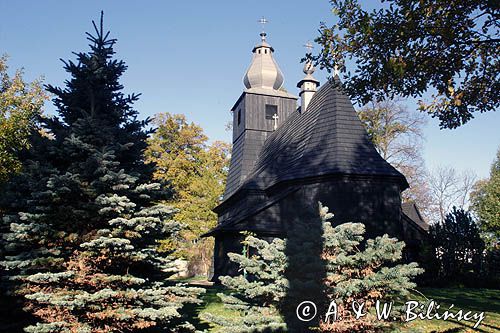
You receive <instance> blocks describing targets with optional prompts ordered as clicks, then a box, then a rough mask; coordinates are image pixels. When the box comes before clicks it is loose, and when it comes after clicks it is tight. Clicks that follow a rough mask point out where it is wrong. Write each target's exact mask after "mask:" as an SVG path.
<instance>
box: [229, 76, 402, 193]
mask: <svg viewBox="0 0 500 333" xmlns="http://www.w3.org/2000/svg"><path fill="white" fill-rule="evenodd" d="M332 174H339V175H369V176H389V177H395V178H396V179H398V180H399V181H400V183H401V187H402V190H403V189H405V188H407V187H408V183H407V182H406V179H405V177H404V176H403V175H402V174H401V173H400V172H398V171H397V170H396V169H395V168H394V167H392V166H391V165H390V164H389V163H388V162H387V161H385V160H384V159H383V158H382V157H381V156H380V154H379V153H378V152H377V151H376V150H375V147H374V146H373V144H372V143H371V142H370V140H369V139H368V135H367V133H366V130H365V129H364V127H363V125H362V123H361V121H360V120H359V118H358V116H357V114H356V111H355V110H354V108H353V106H352V104H351V101H350V100H349V98H348V97H347V96H346V95H345V94H344V93H343V91H342V88H341V84H340V82H339V81H338V79H337V81H336V83H334V82H328V83H327V84H325V85H324V86H323V87H322V88H321V89H320V90H319V91H318V92H317V93H316V94H315V95H314V97H313V98H312V100H311V102H310V104H309V106H308V108H307V110H306V112H300V111H296V112H294V113H293V114H292V115H290V117H289V118H288V119H287V121H286V122H285V123H284V124H283V125H282V126H280V127H279V128H278V129H277V130H276V131H275V132H273V133H272V134H271V135H270V136H269V138H268V139H267V140H266V142H265V144H264V147H263V148H262V151H261V153H260V155H259V158H258V160H257V161H256V163H255V167H254V171H253V172H252V173H251V174H250V175H249V176H248V177H247V179H246V180H245V182H243V184H242V185H241V186H240V188H239V189H238V190H242V189H262V190H265V189H268V188H270V187H272V186H274V185H276V184H278V183H281V182H285V181H293V180H297V179H305V178H310V177H318V176H326V175H332ZM225 199H227V198H225Z"/></svg>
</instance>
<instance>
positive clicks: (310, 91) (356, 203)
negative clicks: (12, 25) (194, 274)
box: [204, 33, 426, 281]
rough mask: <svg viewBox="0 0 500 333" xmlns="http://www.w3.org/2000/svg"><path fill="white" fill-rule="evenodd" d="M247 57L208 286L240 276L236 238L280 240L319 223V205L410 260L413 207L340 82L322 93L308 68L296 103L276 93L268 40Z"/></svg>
mask: <svg viewBox="0 0 500 333" xmlns="http://www.w3.org/2000/svg"><path fill="white" fill-rule="evenodd" d="M252 52H253V59H252V63H251V65H250V67H249V68H248V70H247V73H246V74H245V76H244V80H243V81H244V85H245V90H244V91H243V93H242V94H241V96H240V97H239V98H238V100H237V101H236V103H235V104H234V106H233V108H232V112H233V150H232V156H231V163H230V169H229V175H228V178H227V184H226V189H225V193H224V197H223V200H222V202H221V203H220V204H219V205H218V206H217V207H216V208H215V209H214V211H215V212H216V213H217V214H218V225H217V227H215V228H214V229H212V230H211V231H209V232H208V233H207V234H205V235H204V236H205V237H208V236H212V237H215V251H214V276H213V278H212V280H214V281H217V278H218V277H219V276H221V275H228V274H229V275H233V274H236V269H237V267H235V265H234V264H233V263H231V262H230V261H229V258H228V256H227V253H229V252H236V253H241V251H242V245H241V240H242V238H243V236H242V234H241V231H251V232H254V233H256V234H257V235H258V236H259V237H263V238H265V239H272V238H274V237H286V236H287V230H289V229H290V225H292V224H293V223H294V221H297V220H304V219H310V218H314V217H316V218H317V216H318V202H321V203H323V205H326V206H328V207H329V208H330V211H331V212H333V213H334V214H335V217H334V219H333V220H332V222H333V224H340V223H344V222H363V223H364V224H365V225H366V229H367V235H368V236H369V237H374V236H377V235H382V234H385V233H387V234H389V235H391V236H395V237H398V238H399V239H402V240H404V241H405V242H406V244H407V248H408V249H409V250H408V251H407V252H408V255H409V256H413V257H414V256H415V253H413V254H412V250H413V252H415V251H417V249H418V246H419V244H420V243H421V242H422V240H424V239H425V237H426V224H425V222H423V219H421V217H420V215H419V213H418V209H417V208H416V207H413V206H411V205H406V206H405V207H404V208H405V211H406V212H407V214H405V212H404V211H403V207H402V202H401V192H402V191H404V190H405V189H406V188H408V183H407V181H406V179H405V177H404V176H403V175H402V174H401V173H400V172H399V171H397V170H396V169H395V168H394V167H392V166H391V165H390V164H389V163H388V162H387V161H385V160H384V159H383V158H382V157H381V156H380V154H379V153H378V152H377V151H376V149H375V147H374V146H373V144H372V143H371V142H370V140H369V139H368V135H367V132H366V130H365V129H364V127H363V125H362V123H361V121H360V120H359V118H358V116H357V114H356V112H355V110H354V108H353V106H352V103H351V101H350V100H349V98H348V97H347V96H346V95H345V94H344V93H343V91H342V88H341V83H340V82H339V79H338V77H335V78H334V80H335V83H334V82H327V83H325V84H324V85H323V86H322V87H321V88H320V89H319V90H318V87H319V82H318V81H317V80H316V79H315V78H314V77H313V73H314V67H313V66H312V64H311V63H306V64H305V66H304V73H305V77H304V78H303V79H302V80H301V81H300V82H299V83H298V84H297V87H298V88H299V89H300V92H299V96H300V102H298V99H299V97H296V96H294V95H291V94H289V93H288V92H286V91H285V90H283V89H282V85H283V74H282V72H281V71H280V69H279V67H278V64H277V63H276V61H275V59H274V58H273V53H274V49H273V48H272V47H271V45H269V44H268V43H267V41H266V34H265V33H261V42H260V43H259V44H258V45H257V46H255V47H254V48H253V51H252ZM297 104H300V106H299V107H297ZM408 212H410V213H408ZM408 215H410V216H408ZM419 217H420V219H419Z"/></svg>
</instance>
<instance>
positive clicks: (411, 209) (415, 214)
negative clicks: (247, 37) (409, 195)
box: [401, 201, 429, 231]
mask: <svg viewBox="0 0 500 333" xmlns="http://www.w3.org/2000/svg"><path fill="white" fill-rule="evenodd" d="M401 209H402V210H403V214H405V215H406V216H407V217H408V218H409V219H410V220H412V221H413V222H415V223H416V224H417V225H418V226H419V227H420V228H422V229H423V230H425V231H428V230H429V225H428V224H427V222H425V220H424V218H423V217H422V215H421V214H420V211H419V210H418V207H417V205H416V204H415V203H414V202H413V201H409V202H403V203H402V204H401Z"/></svg>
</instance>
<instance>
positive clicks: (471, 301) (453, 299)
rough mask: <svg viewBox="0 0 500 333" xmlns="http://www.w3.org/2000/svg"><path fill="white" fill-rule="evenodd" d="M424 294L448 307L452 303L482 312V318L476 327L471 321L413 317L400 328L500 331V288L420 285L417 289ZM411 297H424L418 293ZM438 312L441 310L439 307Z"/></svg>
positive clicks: (423, 331)
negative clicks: (427, 286) (483, 316)
mask: <svg viewBox="0 0 500 333" xmlns="http://www.w3.org/2000/svg"><path fill="white" fill-rule="evenodd" d="M419 291H420V292H422V293H423V294H424V295H425V296H426V297H427V298H429V299H433V300H435V301H436V302H438V303H439V304H440V305H441V309H443V311H444V310H447V309H448V308H449V306H450V305H451V304H454V305H455V307H454V310H455V311H456V310H458V309H463V310H464V312H466V311H469V310H470V311H473V312H483V311H484V313H485V318H484V320H483V321H482V323H481V324H480V325H479V327H477V328H475V329H474V328H473V326H474V323H472V322H466V321H460V322H457V321H442V320H430V321H427V320H415V321H413V322H411V323H408V324H406V325H404V326H403V332H406V331H412V329H414V330H416V331H417V332H418V331H420V332H422V333H428V332H429V333H430V332H435V333H438V332H439V333H441V332H442V333H444V332H446V333H459V332H460V333H465V332H467V333H468V332H492V333H493V332H500V290H493V289H467V288H440V289H436V288H421V289H419ZM412 299H415V300H423V299H424V298H423V297H421V296H416V295H415V296H414V297H412ZM440 313H441V311H440Z"/></svg>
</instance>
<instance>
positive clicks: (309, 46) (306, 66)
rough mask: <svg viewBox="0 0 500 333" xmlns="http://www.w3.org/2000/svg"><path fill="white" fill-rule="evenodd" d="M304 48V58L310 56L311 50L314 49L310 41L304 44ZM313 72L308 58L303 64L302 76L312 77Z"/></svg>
mask: <svg viewBox="0 0 500 333" xmlns="http://www.w3.org/2000/svg"><path fill="white" fill-rule="evenodd" d="M304 47H305V48H306V49H307V53H306V56H307V55H308V54H310V53H311V52H312V49H313V48H314V46H313V45H312V44H311V42H310V41H307V43H305V44H304ZM314 70H315V68H314V65H313V62H312V60H311V59H310V58H308V59H307V60H306V62H305V64H304V69H303V71H304V74H307V75H312V74H313V73H314Z"/></svg>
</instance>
